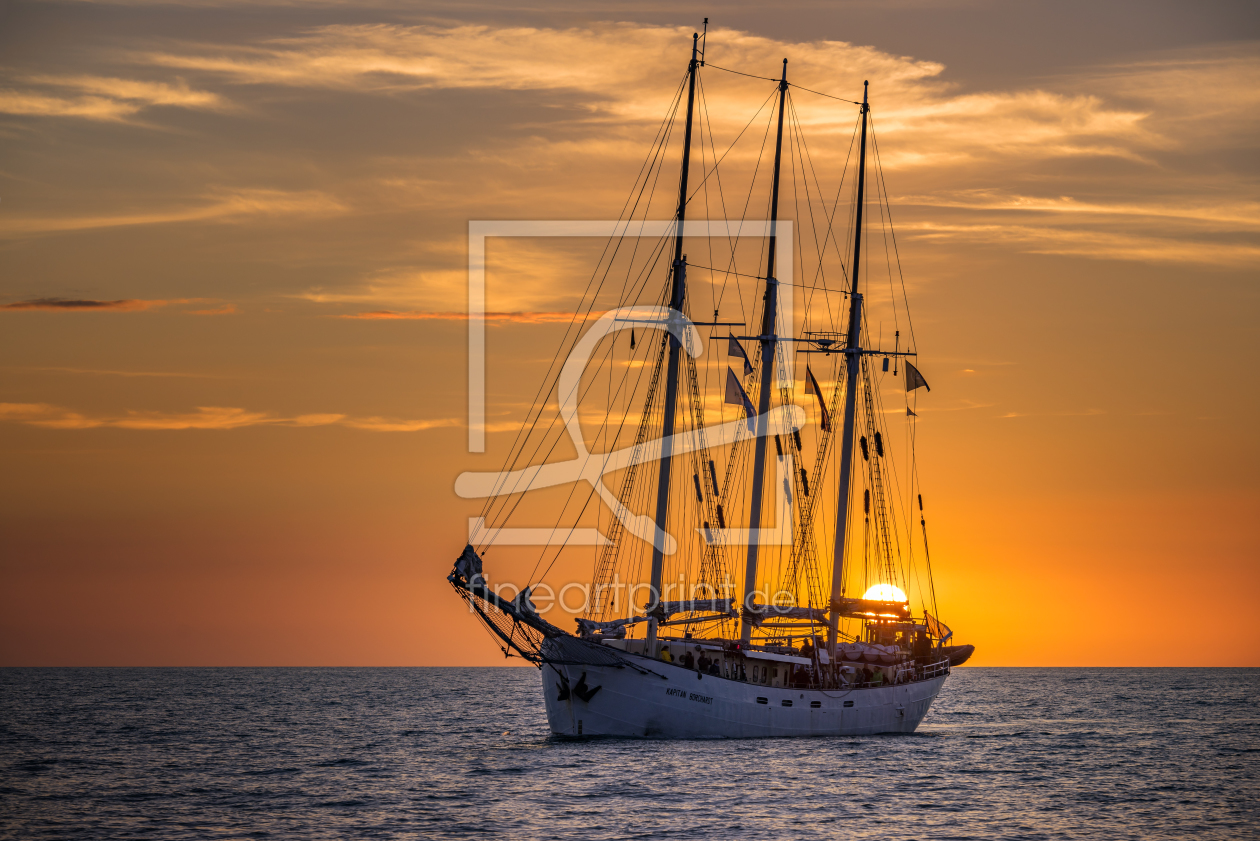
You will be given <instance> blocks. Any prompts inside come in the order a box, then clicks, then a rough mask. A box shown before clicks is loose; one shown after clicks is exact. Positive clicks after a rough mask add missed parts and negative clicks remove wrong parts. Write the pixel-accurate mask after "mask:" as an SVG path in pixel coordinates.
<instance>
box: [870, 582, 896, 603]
mask: <svg viewBox="0 0 1260 841" xmlns="http://www.w3.org/2000/svg"><path fill="white" fill-rule="evenodd" d="M862 598H864V599H867V600H868V601H873V602H898V603H901V604H904V603H905V602H906V594H905V593H903V592H902V591H901V588H900V587H894V586H893V585H891V584H876V585H875V586H874V587H872V588H871V589H869V590H867V591H866V592H865V593H864V594H862Z"/></svg>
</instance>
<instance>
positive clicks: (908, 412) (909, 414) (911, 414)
mask: <svg viewBox="0 0 1260 841" xmlns="http://www.w3.org/2000/svg"><path fill="white" fill-rule="evenodd" d="M906 417H908V418H917V417H918V415H916V414H915V413H914V409H911V408H910V407H909V406H907V407H906Z"/></svg>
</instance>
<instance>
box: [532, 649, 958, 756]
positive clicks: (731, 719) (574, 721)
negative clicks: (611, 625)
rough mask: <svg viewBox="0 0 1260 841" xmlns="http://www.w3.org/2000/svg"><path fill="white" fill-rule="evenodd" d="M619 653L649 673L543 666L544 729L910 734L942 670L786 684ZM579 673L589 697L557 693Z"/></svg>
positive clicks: (565, 732)
mask: <svg viewBox="0 0 1260 841" xmlns="http://www.w3.org/2000/svg"><path fill="white" fill-rule="evenodd" d="M625 659H626V660H627V661H628V662H630V663H633V664H634V665H635V666H641V667H642V668H644V669H647V670H650V672H649V673H646V674H645V673H643V672H640V671H638V670H636V669H634V668H630V667H624V666H623V667H621V668H618V667H616V666H591V665H553V664H550V663H548V664H546V665H544V666H543V671H542V673H543V698H544V699H545V702H546V705H547V721H548V723H549V724H550V726H551V732H552V733H554V734H556V735H558V736H568V737H591V736H620V737H638V738H658V739H695V738H731V739H741V738H760V737H771V736H774V737H783V736H861V735H870V734H875V733H912V732H914V729H915V728H916V727H918V726H919V722H920V721H922V720H923V717H924V716H925V715H927V711H928V707H930V706H931V705H932V700H933V699H934V698H936V695H937V693H938V692H940V689H941V685H942V684H943V683H944V682H945V678H946V677H947V675H941V676H940V677H934V678H930V679H928V680H920V681H915V682H913V683H904V684H899V685H895V686H881V687H872V688H868V689H827V690H819V689H792V688H789V687H778V686H764V685H759V684H753V683H745V682H742V681H735V680H727V679H725V678H721V677H716V676H713V675H703V676H702V675H700V674H699V672H696V671H694V670H691V669H685V668H683V667H681V666H676V665H673V664H670V663H664V662H661V661H659V660H649V659H646V658H643V657H640V656H636V655H625ZM583 673H585V675H586V679H585V688H586V690H588V691H589V690H594V689H595V687H599V691H597V692H595V694H594V695H590V696H588V697H589V701H583V700H582V699H581V697H579V693H577V692H572V691H570V692H569V693H568V698H567V699H565V700H560V696H561V695H563V694H565V693H564V692H563V691H562V690H561V686H562V681H561V679H560V677H559V676H560V675H564V677H565V678H566V679H567V681H568V684H569V686H570V687H574V686H578V685H579V683H580V682H581V681H582V674H583ZM583 694H584V693H583ZM759 698H761V699H765V700H764V702H759V701H758V699H759ZM785 702H790V703H791V706H787V705H786V704H785ZM814 703H817V705H818V706H813V704H814Z"/></svg>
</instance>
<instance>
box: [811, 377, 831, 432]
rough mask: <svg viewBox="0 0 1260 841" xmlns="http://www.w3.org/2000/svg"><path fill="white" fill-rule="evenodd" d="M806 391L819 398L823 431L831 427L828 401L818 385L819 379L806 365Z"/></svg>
mask: <svg viewBox="0 0 1260 841" xmlns="http://www.w3.org/2000/svg"><path fill="white" fill-rule="evenodd" d="M805 393H806V394H812V395H814V396H815V397H817V398H818V411H819V412H820V413H821V416H820V421H821V424H822V430H823V432H827V431H828V430H830V429H831V415H830V414H828V413H827V401H826V399H825V398H824V397H823V393H822V389H821V388H819V387H818V380H816V379H814V372H813V371H811V370H809V366H808V365H806V366H805Z"/></svg>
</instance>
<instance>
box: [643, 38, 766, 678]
mask: <svg viewBox="0 0 1260 841" xmlns="http://www.w3.org/2000/svg"><path fill="white" fill-rule="evenodd" d="M706 22H707V19H706ZM699 39H700V35H699V33H695V32H693V33H692V34H691V64H690V65H688V67H687V76H688V80H687V129H686V132H685V133H684V135H683V159H682V174H681V175H680V176H679V178H678V215H677V217H676V218H677V219H678V225H677V228H676V230H675V236H674V264H673V272H672V275H673V286H672V289H671V290H670V298H669V308H670V309H671V310H673V311H674V312H676V313H678V314H679V315H680V316H681V314H682V310H683V302H684V300H685V299H686V296H687V264H686V261H685V260H684V259H683V253H682V248H683V224H684V223H685V221H686V218H687V175H688V170H690V168H691V121H692V111H693V109H694V106H695V101H696V68H697V66H698V60H697V54H698V43H697V42H698V41H699ZM782 120H783V118H782V116H780V117H779V121H780V126H781V125H782ZM780 130H781V129H780ZM776 183H777V176H776ZM667 335H668V341H669V367H668V368H667V369H666V373H665V416H664V418H663V419H662V421H661V461H660V465H661V468H660V476H659V478H658V481H657V485H656V533H655V534H654V535H653V537H652V581H651V585H652V592H651V596H650V598H651V600H652V604H651V607H653V608H655V606H656V605H657V604H659V602H660V601H661V574H662V568H663V567H664V563H665V547H664V540H665V534H666V531H665V527H666V525H667V520H668V518H669V476H670V467H671V464H670V462H671V460H672V456H673V444H672V443H671V439H672V438H673V435H674V412H675V409H676V407H677V403H678V352H679V351H680V350H681V349H682V346H681V345H680V344H679V341H678V340H677V339H676V338H674V335H673V334H672V333H669V334H667ZM652 613H653V611H649V618H648V630H647V651H648V652H650V653H654V652H655V650H656V622H657V620H656V617H655V616H654V615H652Z"/></svg>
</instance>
